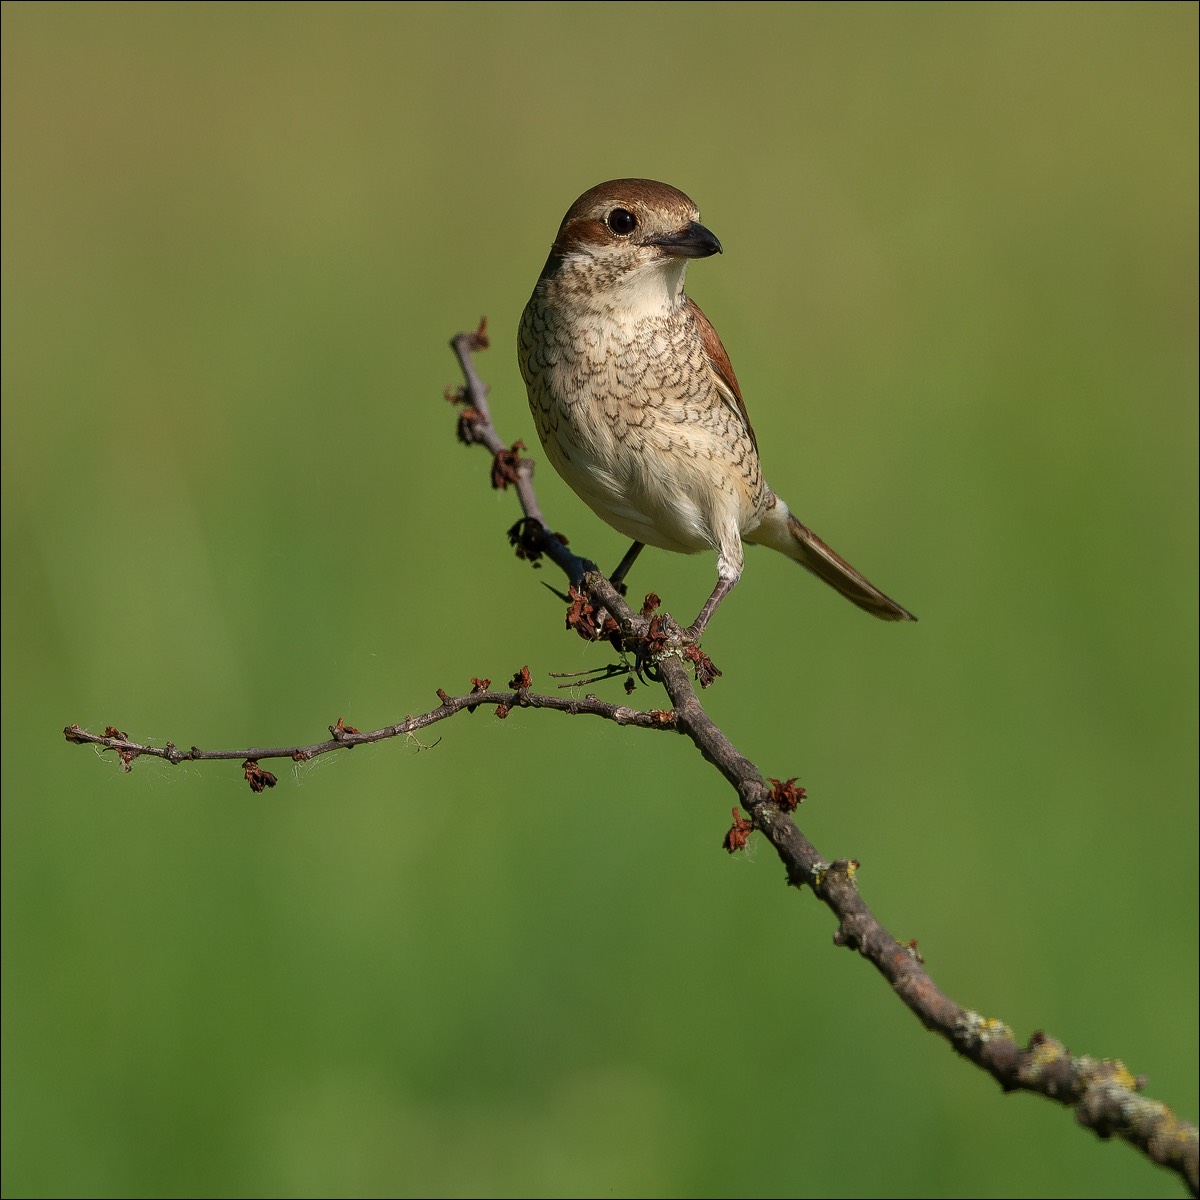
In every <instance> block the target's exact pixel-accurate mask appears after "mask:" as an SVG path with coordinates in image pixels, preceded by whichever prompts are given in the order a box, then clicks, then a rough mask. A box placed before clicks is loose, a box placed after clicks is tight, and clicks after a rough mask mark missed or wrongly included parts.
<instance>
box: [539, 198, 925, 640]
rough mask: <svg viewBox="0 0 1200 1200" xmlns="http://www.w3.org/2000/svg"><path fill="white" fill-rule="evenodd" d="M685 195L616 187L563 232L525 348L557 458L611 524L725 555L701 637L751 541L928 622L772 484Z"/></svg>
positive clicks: (712, 240) (664, 544)
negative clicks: (709, 289) (821, 533)
mask: <svg viewBox="0 0 1200 1200" xmlns="http://www.w3.org/2000/svg"><path fill="white" fill-rule="evenodd" d="M720 251H721V243H720V242H718V241H717V239H716V237H714V236H713V234H712V233H711V232H710V231H709V230H708V229H706V228H705V227H704V226H703V225H701V224H700V212H699V210H698V209H697V208H696V206H695V205H694V204H693V203H692V202H691V200H689V199H688V197H687V196H685V195H684V194H683V193H682V192H681V191H678V190H677V189H675V188H673V187H669V186H668V185H667V184H665V183H655V182H654V181H653V180H650V179H614V180H611V181H610V182H608V183H601V184H599V185H597V186H596V187H594V188H592V189H591V190H590V191H586V192H584V193H583V195H582V196H580V197H579V199H578V200H576V201H575V203H574V204H572V205H571V207H570V209H569V210H568V212H567V215H566V216H565V217H564V218H563V222H562V225H561V226H560V227H559V230H558V236H557V237H556V238H555V239H554V245H553V246H552V247H551V249H550V257H549V258H548V259H547V260H546V265H545V267H544V268H543V269H542V274H541V277H540V278H539V279H538V282H537V286H536V287H535V288H534V290H533V295H532V296H531V297H530V300H529V303H528V304H527V305H526V306H525V313H524V315H523V316H522V318H521V328H520V333H519V336H518V340H517V352H518V357H519V358H520V363H521V374H522V375H523V376H524V377H525V385H526V387H527V388H528V390H529V407H530V409H531V410H532V412H533V419H534V422H535V423H536V425H537V430H538V436H539V437H540V438H541V441H542V448H543V449H544V450H545V452H546V455H547V457H548V458H549V459H550V461H551V462H552V463H553V464H554V467H555V469H556V470H557V471H558V473H559V474H560V475H561V476H562V477H563V479H565V480H566V481H567V483H568V484H570V486H571V487H572V488H573V489H574V491H575V493H576V494H577V495H578V496H579V497H580V499H582V500H583V501H584V502H585V503H586V504H587V505H588V506H589V507H590V508H591V509H592V511H593V512H595V513H596V515H597V516H599V517H602V518H603V519H604V520H605V521H607V522H608V523H609V524H610V525H611V526H612V527H613V528H614V529H616V530H618V531H620V532H621V533H623V534H625V535H626V536H627V537H631V538H633V539H634V545H633V547H631V549H630V553H629V554H627V555H626V556H625V559H624V560H623V562H622V564H621V568H618V573H619V574H623V572H624V569H627V568H628V566H629V565H630V564H631V563H632V561H633V559H634V557H636V555H637V553H638V551H639V550H640V549H641V547H642V544H645V545H649V546H659V547H661V548H662V549H664V550H677V551H681V552H683V553H685V554H694V553H696V552H697V551H700V550H709V549H712V550H716V552H717V586H716V587H715V588H714V589H713V592H712V595H711V596H710V597H709V598H708V600H707V601H706V602H705V604H704V607H703V608H702V609H701V610H700V613H699V615H698V616H697V618H696V620H695V622H694V623H693V624H692V626H691V627H690V628H689V629H688V630H687V631H686V632H687V634H688V635H689V636H690V637H692V638H693V639H695V638H698V637H699V636H700V634H701V633H702V632H703V630H704V627H705V625H706V624H707V623H708V620H709V618H710V617H711V616H712V614H713V612H714V611H715V610H716V608H717V605H718V604H720V602H721V601H722V599H724V597H725V596H726V595H727V594H728V593H729V591H730V589H731V588H732V587H733V585H734V584H735V583H737V581H738V579H739V578H740V577H741V574H742V564H743V551H742V542H743V541H745V542H750V543H752V544H757V545H760V546H770V547H771V548H772V549H774V550H778V551H780V552H781V553H783V554H786V555H787V556H788V558H791V559H794V560H795V561H796V562H798V563H800V565H801V566H803V567H807V568H808V570H810V571H811V572H812V573H813V574H814V575H816V576H817V577H818V578H820V579H823V580H824V581H825V582H826V583H828V584H830V585H831V586H832V587H835V588H836V589H837V590H838V591H839V592H841V593H842V595H843V596H845V597H846V598H847V599H848V600H851V601H853V602H854V603H855V604H857V605H858V606H859V608H863V609H866V611H867V612H869V613H873V614H874V615H875V616H877V617H880V618H882V619H883V620H885V621H911V620H914V619H915V618H914V617H913V615H912V614H911V613H910V612H908V611H907V610H906V609H904V608H902V607H901V606H900V605H899V604H897V603H896V602H895V601H894V600H891V599H889V598H888V597H887V596H885V595H884V594H883V592H881V591H880V590H879V589H878V588H877V587H875V585H874V584H872V583H870V582H869V581H868V580H867V579H866V578H864V577H863V576H862V575H860V574H859V573H858V572H857V571H856V570H855V569H854V568H853V567H852V566H850V564H849V563H848V562H846V561H845V560H844V559H843V558H841V557H840V556H839V555H837V554H835V553H834V551H833V550H831V549H830V548H829V547H828V546H827V545H825V543H824V542H823V541H821V539H820V538H819V537H817V535H816V534H815V533H813V532H812V530H811V529H809V528H808V527H807V526H805V525H802V524H801V523H800V522H799V521H798V520H797V519H796V518H795V517H794V516H792V514H791V512H790V511H789V510H788V506H787V505H786V504H785V503H784V502H783V501H782V500H781V499H780V498H779V497H778V496H776V495H775V493H774V492H773V491H772V490H771V488H770V486H769V485H768V484H767V481H766V480H765V479H764V478H763V474H762V468H761V466H760V465H759V461H758V445H757V443H756V441H755V438H754V430H753V429H752V428H751V427H750V418H749V417H748V416H747V415H746V406H745V404H744V403H743V402H742V393H741V390H740V389H739V387H738V382H737V377H736V376H735V375H734V373H733V367H732V366H731V365H730V362H729V356H728V355H727V354H726V353H725V347H724V346H722V345H721V339H720V338H719V337H718V336H717V332H716V330H715V329H713V327H712V325H710V324H709V321H708V318H707V317H705V315H704V314H703V313H702V312H701V311H700V309H699V308H698V307H697V306H696V304H695V302H694V301H692V300H690V299H689V298H688V296H687V295H686V294H685V293H684V290H683V282H684V275H685V273H686V271H687V264H688V259H691V258H707V257H708V256H709V255H711V254H719V253H720Z"/></svg>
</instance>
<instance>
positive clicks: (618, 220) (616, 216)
mask: <svg viewBox="0 0 1200 1200" xmlns="http://www.w3.org/2000/svg"><path fill="white" fill-rule="evenodd" d="M605 223H606V224H607V225H608V227H609V229H611V230H612V231H613V233H615V234H616V235H617V236H618V237H628V235H629V234H631V233H632V232H633V231H634V230H635V229H636V228H637V223H638V220H637V217H635V216H634V215H633V213H631V212H630V211H629V209H627V208H614V209H613V210H612V212H610V213H609V214H608V216H607V217H606V218H605Z"/></svg>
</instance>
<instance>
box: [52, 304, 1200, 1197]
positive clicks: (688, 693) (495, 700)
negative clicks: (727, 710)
mask: <svg viewBox="0 0 1200 1200" xmlns="http://www.w3.org/2000/svg"><path fill="white" fill-rule="evenodd" d="M487 344H488V342H487V331H486V322H483V321H481V322H480V325H479V328H478V329H477V330H475V331H473V332H471V333H460V334H458V335H457V336H456V337H455V338H454V339H453V341H452V342H451V346H452V347H453V349H454V352H455V354H456V355H457V357H458V360H459V364H460V366H461V367H462V371H463V377H464V379H465V381H466V382H465V386H464V387H462V388H461V389H458V390H457V391H453V392H451V393H448V396H447V398H448V399H450V400H452V401H453V402H454V403H455V404H458V405H459V406H460V411H459V419H458V436H459V439H460V441H462V442H463V443H465V444H467V445H474V444H480V445H483V446H485V447H486V448H487V449H488V451H489V452H490V454H491V458H492V462H491V480H490V481H491V484H492V486H493V487H496V488H507V487H509V486H510V485H511V486H513V487H514V489H515V491H516V494H517V498H518V501H519V502H520V505H521V509H522V512H523V514H524V515H523V517H522V518H521V520H520V521H518V522H517V524H516V525H514V526H513V527H512V529H511V530H509V539H510V542H511V543H512V545H513V546H514V548H515V549H516V552H517V554H518V555H519V556H520V557H522V558H526V559H528V560H530V561H531V562H532V563H533V564H534V565H535V566H538V565H540V560H541V558H543V557H546V558H549V559H550V560H551V561H552V562H553V563H555V565H556V566H558V567H559V568H560V569H561V570H562V571H563V573H564V574H565V575H566V577H567V580H568V584H569V589H568V592H569V594H568V595H567V596H564V597H563V598H564V600H565V601H566V602H567V603H568V605H569V607H568V610H567V617H566V625H567V627H568V628H569V629H574V630H575V631H576V632H577V633H579V634H580V635H581V636H584V637H586V638H588V639H589V640H604V641H609V642H610V643H611V644H612V645H613V647H614V649H616V650H617V651H618V652H619V654H620V655H621V656H622V662H621V665H619V666H611V667H608V668H604V669H602V670H601V672H599V674H600V675H601V676H604V675H608V674H625V675H626V676H627V686H631V681H630V680H629V679H628V676H629V675H630V674H637V675H638V676H639V677H641V678H643V679H649V680H651V681H653V682H656V683H658V684H660V685H661V686H662V687H663V688H664V690H665V691H666V693H667V696H668V697H669V698H670V702H671V706H672V708H671V711H660V710H651V711H649V712H642V711H640V710H637V709H634V708H630V707H629V706H627V705H620V704H611V703H608V702H606V701H602V700H600V699H598V698H597V697H595V696H593V695H588V696H586V697H584V698H583V699H582V700H580V699H567V698H564V697H560V696H544V695H539V694H537V693H535V692H533V691H532V690H531V689H532V679H531V678H530V676H529V672H528V669H527V668H524V667H523V668H522V669H521V670H520V671H519V672H517V673H516V675H515V676H514V677H513V679H512V680H511V681H510V682H509V690H507V691H493V690H490V689H491V681H490V680H484V679H476V680H473V681H472V685H473V690H472V691H471V692H470V693H468V694H467V695H464V696H456V697H451V696H448V695H446V693H445V692H443V691H440V690H439V691H438V693H437V696H438V699H439V701H440V704H439V706H438V707H437V708H435V709H431V710H430V711H429V712H426V713H422V714H421V715H419V716H415V717H414V716H410V717H407V718H405V719H404V720H403V721H400V722H397V723H396V724H394V725H389V726H385V727H384V728H382V729H377V730H374V731H373V732H370V733H362V732H360V731H359V730H357V729H354V728H353V727H351V726H348V725H346V724H345V722H344V721H343V720H342V719H341V718H339V719H338V721H337V722H336V723H335V724H334V725H331V726H330V727H329V732H330V739H329V740H327V741H322V742H316V743H313V744H311V745H306V746H287V747H249V748H246V749H240V750H201V749H200V748H198V747H195V746H193V747H192V748H191V749H190V750H186V751H182V750H179V749H177V748H176V746H174V745H173V744H172V743H170V742H168V743H167V744H166V745H165V746H161V747H159V746H148V745H144V744H141V743H138V742H134V741H131V740H130V739H129V738H128V737H127V735H126V734H124V733H122V732H120V731H119V730H117V729H116V728H115V727H113V726H109V727H108V728H106V729H105V731H104V733H103V734H93V733H89V732H87V731H86V730H83V729H81V728H79V726H77V725H70V726H68V727H67V728H66V729H65V730H64V731H63V732H64V734H65V736H66V738H67V740H68V741H71V742H75V743H79V744H89V745H97V746H100V747H102V748H104V749H108V750H113V751H115V752H116V754H117V755H118V757H119V758H120V760H121V763H122V765H123V766H124V768H125V769H126V770H129V769H130V768H131V767H132V764H133V761H134V759H136V758H138V757H140V756H141V755H150V756H153V757H157V758H162V759H165V760H166V761H167V762H170V763H173V764H178V763H181V762H188V761H199V760H212V759H240V760H242V763H243V771H244V774H245V778H246V780H247V782H248V783H249V784H250V786H251V787H252V788H253V789H254V790H255V791H262V790H263V789H264V788H267V787H272V786H274V784H275V782H276V781H275V776H274V775H272V774H271V772H269V771H266V770H264V769H263V768H262V767H260V766H259V762H260V760H263V759H270V758H290V759H293V760H295V761H298V762H303V761H307V760H308V759H310V758H314V757H316V756H317V755H319V754H326V753H330V752H332V751H334V750H347V749H352V748H353V747H354V746H359V745H364V744H367V743H371V742H378V741H384V740H387V739H389V738H395V737H399V736H402V735H410V734H413V733H415V732H417V731H418V730H420V729H424V728H427V727H428V726H430V725H434V724H436V723H437V722H439V721H442V720H445V719H446V718H448V717H451V716H454V715H456V714H457V713H460V712H462V711H463V710H464V709H465V710H466V711H467V712H474V711H475V709H477V708H479V707H482V706H490V707H493V708H495V710H496V715H497V716H498V717H506V716H508V715H509V714H510V713H511V712H512V711H513V710H514V709H517V708H545V709H551V710H554V711H557V712H563V713H567V714H568V715H572V716H581V715H588V716H596V717H601V718H603V719H605V720H609V721H613V722H615V723H616V724H618V725H632V726H635V727H637V728H643V729H666V730H674V731H676V732H678V733H681V734H683V735H684V736H685V737H687V738H688V739H689V740H690V741H691V742H692V744H693V745H694V746H695V747H696V749H697V750H698V751H699V752H700V754H701V755H702V756H703V757H704V758H705V759H706V760H707V761H708V762H710V763H712V764H713V766H714V767H716V769H717V770H718V771H719V772H720V773H721V775H723V776H724V778H725V779H726V781H727V782H728V783H729V784H730V786H731V787H732V788H733V789H734V791H735V792H736V793H737V796H738V800H739V803H740V804H741V807H742V808H743V809H744V810H745V812H746V813H747V814H748V819H747V818H742V817H740V816H739V815H738V811H737V809H734V822H733V825H732V827H731V828H730V830H729V831H728V833H727V834H726V836H725V843H724V844H725V848H726V849H727V850H729V851H730V852H731V853H733V852H735V851H737V850H739V849H741V848H743V847H744V846H745V845H746V842H747V840H748V838H749V837H750V835H751V833H752V832H753V831H754V830H758V831H759V832H761V833H762V834H763V836H765V837H766V838H767V840H768V841H769V842H770V843H771V845H772V846H773V847H774V849H775V852H776V854H777V855H778V856H779V858H780V861H781V862H782V863H783V864H784V867H785V869H786V872H787V882H788V883H789V884H790V885H791V886H793V887H797V888H802V887H805V886H808V887H809V888H811V889H812V891H813V893H814V895H816V896H817V897H818V899H820V900H821V902H822V903H823V904H825V905H826V906H827V907H828V908H829V909H830V911H832V912H833V913H834V914H835V916H836V917H837V920H838V927H837V931H836V933H835V934H834V943H835V944H836V945H839V946H844V947H846V948H847V949H851V950H856V951H858V953H859V954H860V955H862V957H863V958H865V959H866V960H867V961H868V962H870V963H871V964H872V965H873V966H874V967H875V968H876V970H877V971H879V973H880V974H881V975H882V976H883V977H884V978H885V979H886V980H887V981H888V983H889V984H890V985H891V987H892V989H893V990H894V991H895V993H896V995H897V996H898V997H899V998H900V999H901V1000H902V1001H903V1002H904V1003H905V1004H906V1005H907V1006H908V1007H909V1009H911V1010H912V1012H913V1013H914V1014H915V1015H916V1017H917V1018H918V1020H920V1021H921V1023H922V1024H923V1025H924V1026H925V1027H926V1028H927V1029H930V1030H932V1031H933V1032H935V1033H937V1034H939V1035H940V1036H941V1037H942V1038H944V1039H945V1040H946V1041H947V1042H949V1043H950V1045H951V1046H953V1047H954V1049H955V1050H956V1051H957V1052H958V1053H959V1054H961V1055H962V1056H963V1057H964V1058H967V1059H969V1060H970V1061H971V1062H973V1063H975V1064H976V1065H977V1066H979V1067H981V1068H982V1069H983V1070H985V1071H987V1072H988V1073H989V1074H990V1075H991V1076H992V1077H993V1078H994V1079H996V1081H997V1082H998V1083H999V1084H1000V1085H1001V1087H1002V1088H1004V1089H1005V1091H1016V1090H1022V1091H1029V1092H1036V1093H1038V1094H1039V1095H1042V1096H1045V1097H1047V1098H1049V1099H1052V1100H1056V1101H1058V1102H1059V1103H1061V1104H1065V1105H1067V1106H1069V1107H1071V1108H1072V1109H1073V1110H1074V1112H1075V1116H1076V1119H1077V1120H1078V1121H1079V1123H1080V1124H1081V1125H1084V1126H1086V1127H1087V1128H1089V1129H1091V1130H1093V1131H1094V1132H1095V1133H1096V1134H1097V1135H1098V1136H1100V1137H1101V1138H1108V1137H1112V1136H1116V1137H1120V1138H1122V1139H1123V1140H1125V1141H1127V1142H1128V1143H1129V1144H1130V1145H1132V1146H1135V1147H1136V1148H1137V1149H1139V1150H1141V1151H1142V1153H1144V1154H1145V1155H1146V1156H1147V1157H1148V1158H1150V1159H1151V1160H1152V1161H1154V1162H1156V1163H1160V1164H1161V1165H1163V1166H1165V1167H1168V1168H1169V1169H1171V1170H1173V1171H1175V1172H1177V1173H1178V1174H1179V1175H1180V1176H1181V1178H1182V1179H1183V1180H1184V1182H1185V1183H1186V1184H1187V1186H1188V1188H1189V1189H1190V1190H1191V1192H1192V1194H1193V1195H1200V1166H1198V1139H1197V1130H1196V1126H1195V1125H1194V1124H1193V1123H1191V1122H1188V1121H1184V1120H1182V1119H1180V1118H1179V1117H1176V1116H1175V1114H1174V1113H1172V1112H1171V1110H1170V1109H1169V1108H1168V1107H1167V1106H1166V1105H1164V1104H1160V1103H1158V1102H1157V1101H1154V1100H1151V1099H1149V1098H1147V1097H1145V1096H1143V1095H1142V1094H1141V1091H1142V1088H1143V1087H1144V1086H1145V1080H1144V1079H1142V1078H1141V1077H1135V1076H1133V1075H1132V1074H1131V1073H1130V1071H1129V1070H1128V1069H1127V1068H1126V1067H1125V1066H1124V1064H1123V1063H1121V1062H1119V1061H1117V1060H1115V1059H1096V1058H1091V1057H1089V1056H1073V1055H1071V1054H1070V1053H1069V1052H1068V1051H1067V1049H1066V1048H1065V1046H1063V1044H1062V1043H1061V1042H1059V1041H1057V1040H1056V1039H1055V1038H1053V1037H1050V1036H1049V1035H1048V1034H1045V1033H1042V1032H1037V1033H1034V1034H1033V1035H1032V1037H1031V1038H1030V1040H1029V1042H1028V1044H1027V1045H1025V1046H1021V1045H1019V1044H1018V1042H1017V1040H1016V1038H1015V1037H1014V1035H1013V1032H1012V1030H1011V1029H1010V1028H1009V1027H1008V1026H1007V1025H1006V1024H1004V1022H1002V1021H1000V1020H999V1019H997V1018H994V1017H986V1016H983V1015H981V1014H980V1013H978V1012H975V1011H973V1010H971V1009H966V1008H963V1007H962V1006H961V1005H959V1004H958V1003H956V1002H955V1001H953V1000H951V999H950V998H949V997H948V996H946V995H945V994H944V993H943V992H942V991H941V990H940V989H939V988H938V986H937V985H936V984H935V983H934V981H933V979H932V978H931V977H930V975H929V973H928V972H927V971H926V970H925V967H924V961H923V959H922V958H921V955H920V954H919V953H918V952H917V945H916V943H915V942H907V943H902V942H900V941H898V940H897V939H896V938H895V937H894V936H893V935H892V934H891V933H889V932H888V931H887V929H886V928H884V926H883V925H882V924H881V923H880V921H879V920H878V919H877V918H876V917H875V915H874V914H873V913H872V912H871V910H870V908H869V907H868V906H867V904H866V902H865V901H864V900H863V898H862V897H861V896H860V894H859V892H858V888H857V885H856V883H855V877H856V874H857V872H858V870H859V863H858V862H856V861H854V860H852V859H838V860H836V861H827V860H826V859H825V858H824V857H823V856H822V855H821V854H820V853H818V851H817V849H816V847H815V846H813V845H812V843H811V842H809V840H808V839H807V838H806V837H805V836H804V834H803V833H802V832H801V831H800V829H799V827H798V826H797V825H796V823H795V821H794V819H793V817H792V813H793V812H794V811H795V810H796V807H797V805H798V804H799V803H800V802H801V801H802V800H803V799H804V789H803V788H799V787H797V786H796V781H795V779H788V780H786V781H780V780H777V779H771V780H767V779H765V778H764V777H763V775H762V773H761V772H760V771H759V769H758V768H757V767H756V766H755V765H754V764H753V763H752V762H751V761H750V760H749V759H747V758H746V757H745V756H744V755H742V754H741V753H740V752H739V751H738V750H737V749H736V747H735V746H734V745H733V743H732V742H731V741H730V740H729V738H728V737H726V735H725V734H724V732H723V731H722V730H721V729H719V728H718V727H717V725H716V724H715V722H714V721H713V720H712V718H711V717H709V715H708V713H707V712H706V711H705V709H704V707H703V706H702V705H701V703H700V699H699V697H698V695H697V694H696V690H695V688H694V687H693V683H692V679H691V678H689V672H690V674H691V676H692V677H693V678H694V679H695V680H696V681H697V682H699V683H700V685H701V687H702V688H704V687H707V686H708V685H709V684H711V683H712V682H713V681H714V680H715V679H716V678H717V677H718V676H719V675H720V671H718V670H717V668H716V667H715V666H714V665H713V663H712V661H711V660H710V659H709V658H708V656H707V655H705V654H704V652H703V651H702V650H701V649H700V648H699V646H697V645H695V644H693V643H692V642H691V641H689V640H688V639H687V638H686V637H684V636H682V635H681V632H680V630H679V627H678V626H677V625H676V624H675V622H674V621H672V620H671V618H670V617H669V616H667V615H665V614H659V613H657V611H656V610H657V608H658V604H659V601H658V597H657V596H648V597H647V598H646V602H645V604H644V605H643V606H642V608H641V610H640V611H637V612H635V611H634V610H633V609H631V608H630V607H629V605H628V604H627V603H626V601H625V599H624V597H623V596H622V595H621V593H620V592H619V591H618V590H617V589H616V588H615V587H614V586H613V584H612V583H611V582H610V581H609V580H608V579H607V578H606V577H605V576H604V575H602V574H601V573H600V572H599V571H598V570H597V569H596V567H595V565H594V564H593V563H592V562H590V561H589V560H587V559H585V558H581V557H579V556H578V555H576V554H575V553H574V552H573V551H571V550H569V549H568V547H567V540H566V538H564V537H562V535H560V534H558V533H554V532H552V531H551V530H550V528H549V525H548V524H547V522H546V520H545V518H544V517H543V515H542V512H541V509H540V507H539V505H538V502H537V496H536V494H535V492H534V487H533V462H532V460H530V459H528V458H523V457H521V453H520V452H521V450H523V449H524V446H523V444H522V443H520V442H514V443H511V444H510V443H507V442H505V441H504V440H503V439H502V438H501V437H500V436H499V434H498V432H497V430H496V428H495V425H494V423H493V421H492V417H491V410H490V408H489V406H488V389H487V385H486V384H485V383H484V382H483V380H482V379H481V378H480V376H479V374H478V372H477V371H476V369H475V364H474V357H473V356H474V354H475V353H476V352H477V351H479V350H483V349H486V348H487Z"/></svg>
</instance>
